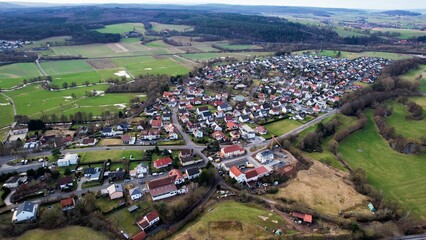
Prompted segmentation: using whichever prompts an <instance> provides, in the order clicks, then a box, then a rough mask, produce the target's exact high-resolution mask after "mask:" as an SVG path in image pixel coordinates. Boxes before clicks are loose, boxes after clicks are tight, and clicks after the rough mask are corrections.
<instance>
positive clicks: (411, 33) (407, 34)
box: [373, 28, 426, 39]
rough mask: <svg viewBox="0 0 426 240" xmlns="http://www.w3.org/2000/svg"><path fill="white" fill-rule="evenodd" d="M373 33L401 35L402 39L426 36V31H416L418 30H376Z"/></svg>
mask: <svg viewBox="0 0 426 240" xmlns="http://www.w3.org/2000/svg"><path fill="white" fill-rule="evenodd" d="M373 32H389V33H399V34H400V36H398V38H400V39H410V38H416V37H420V36H426V31H421V30H416V29H397V28H374V29H373Z"/></svg>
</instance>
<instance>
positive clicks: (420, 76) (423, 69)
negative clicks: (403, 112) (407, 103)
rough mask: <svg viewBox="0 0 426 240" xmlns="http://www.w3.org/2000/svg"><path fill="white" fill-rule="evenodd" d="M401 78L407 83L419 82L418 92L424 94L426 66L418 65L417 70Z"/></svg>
mask: <svg viewBox="0 0 426 240" xmlns="http://www.w3.org/2000/svg"><path fill="white" fill-rule="evenodd" d="M401 78H402V79H404V80H408V81H420V91H422V92H426V65H420V66H419V67H418V68H417V69H415V70H411V71H409V72H408V73H406V74H404V75H403V76H402V77H401Z"/></svg>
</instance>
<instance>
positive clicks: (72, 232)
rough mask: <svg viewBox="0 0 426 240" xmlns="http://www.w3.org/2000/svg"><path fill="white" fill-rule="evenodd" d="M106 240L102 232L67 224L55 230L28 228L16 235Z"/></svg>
mask: <svg viewBox="0 0 426 240" xmlns="http://www.w3.org/2000/svg"><path fill="white" fill-rule="evenodd" d="M56 239H61V240H74V239H82V240H83V239H90V240H107V239H108V237H107V236H105V235H104V234H103V233H100V232H96V231H95V230H92V229H90V228H87V227H80V226H68V227H64V228H60V229H55V230H43V229H35V230H30V231H28V232H26V233H24V234H23V235H21V236H19V237H18V240H56Z"/></svg>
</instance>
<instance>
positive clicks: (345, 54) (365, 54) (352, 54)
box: [298, 50, 412, 60]
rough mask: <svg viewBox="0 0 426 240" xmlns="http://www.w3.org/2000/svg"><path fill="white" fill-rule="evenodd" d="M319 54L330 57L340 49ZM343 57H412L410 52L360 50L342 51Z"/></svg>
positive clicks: (398, 58) (393, 58)
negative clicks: (356, 51)
mask: <svg viewBox="0 0 426 240" xmlns="http://www.w3.org/2000/svg"><path fill="white" fill-rule="evenodd" d="M302 52H305V51H301V52H298V53H302ZM312 54H315V53H314V52H312ZM317 54H318V55H321V56H328V57H336V56H337V54H338V51H335V50H324V51H322V52H319V53H317ZM340 57H341V58H348V59H355V58H360V57H376V58H388V59H392V60H400V59H407V58H412V56H411V55H408V54H400V53H389V52H360V53H355V52H345V51H342V52H341V55H340Z"/></svg>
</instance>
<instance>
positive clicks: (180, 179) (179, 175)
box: [169, 169, 185, 185]
mask: <svg viewBox="0 0 426 240" xmlns="http://www.w3.org/2000/svg"><path fill="white" fill-rule="evenodd" d="M169 176H171V177H174V178H175V184H176V185H179V184H182V183H184V182H185V178H184V177H183V175H182V172H181V171H180V170H179V169H172V170H171V171H170V172H169Z"/></svg>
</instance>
